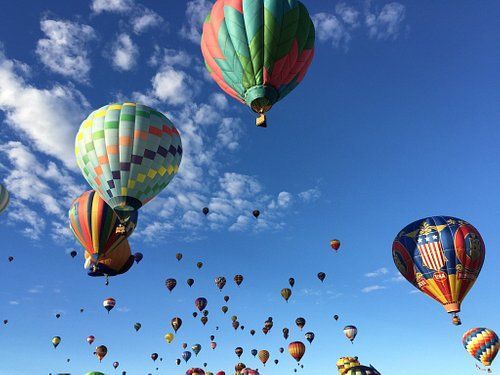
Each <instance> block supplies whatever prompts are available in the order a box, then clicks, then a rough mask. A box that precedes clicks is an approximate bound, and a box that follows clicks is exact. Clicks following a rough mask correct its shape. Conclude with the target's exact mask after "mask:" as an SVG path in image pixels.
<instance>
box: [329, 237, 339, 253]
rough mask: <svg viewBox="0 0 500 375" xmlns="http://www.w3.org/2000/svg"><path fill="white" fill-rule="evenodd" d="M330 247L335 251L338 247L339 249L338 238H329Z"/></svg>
mask: <svg viewBox="0 0 500 375" xmlns="http://www.w3.org/2000/svg"><path fill="white" fill-rule="evenodd" d="M330 247H331V248H332V249H333V250H335V251H337V250H338V249H340V241H339V240H337V239H334V240H331V241H330Z"/></svg>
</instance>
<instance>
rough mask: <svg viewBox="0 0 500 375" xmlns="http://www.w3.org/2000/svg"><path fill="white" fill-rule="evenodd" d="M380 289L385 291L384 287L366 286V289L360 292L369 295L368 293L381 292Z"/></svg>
mask: <svg viewBox="0 0 500 375" xmlns="http://www.w3.org/2000/svg"><path fill="white" fill-rule="evenodd" d="M382 289H386V287H385V286H382V285H371V286H367V287H366V288H363V289H361V291H362V292H363V293H370V292H374V291H376V290H382Z"/></svg>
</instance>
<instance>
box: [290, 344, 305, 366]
mask: <svg viewBox="0 0 500 375" xmlns="http://www.w3.org/2000/svg"><path fill="white" fill-rule="evenodd" d="M288 352H289V353H290V355H291V356H292V357H293V358H294V359H295V360H296V361H297V362H299V361H300V360H301V359H302V357H303V356H304V354H305V353H306V346H305V345H304V343H302V342H300V341H295V342H291V343H290V345H288Z"/></svg>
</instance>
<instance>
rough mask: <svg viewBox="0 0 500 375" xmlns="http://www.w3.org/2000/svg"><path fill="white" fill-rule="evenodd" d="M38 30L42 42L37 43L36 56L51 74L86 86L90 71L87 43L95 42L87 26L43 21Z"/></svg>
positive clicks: (93, 32)
mask: <svg viewBox="0 0 500 375" xmlns="http://www.w3.org/2000/svg"><path fill="white" fill-rule="evenodd" d="M40 27H41V29H42V31H43V32H44V33H45V38H44V39H40V40H39V41H38V43H37V47H36V54H37V55H38V57H39V58H40V60H41V61H42V63H43V64H44V65H45V66H46V67H47V68H49V69H50V70H51V71H53V72H55V73H58V74H62V75H63V76H66V77H68V78H71V79H74V80H75V81H78V82H88V79H89V77H88V75H89V71H90V68H91V62H90V58H89V53H88V49H89V42H90V41H92V40H93V39H95V38H96V33H95V31H94V29H93V28H92V27H91V26H89V25H82V24H79V23H77V22H71V21H65V20H51V19H44V20H42V21H41V22H40Z"/></svg>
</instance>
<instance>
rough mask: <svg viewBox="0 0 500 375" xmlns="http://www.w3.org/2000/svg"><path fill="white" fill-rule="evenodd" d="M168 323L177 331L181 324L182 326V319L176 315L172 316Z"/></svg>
mask: <svg viewBox="0 0 500 375" xmlns="http://www.w3.org/2000/svg"><path fill="white" fill-rule="evenodd" d="M170 325H171V326H172V328H173V329H174V332H175V333H177V331H178V330H179V328H181V326H182V319H181V318H177V317H176V318H173V319H172V320H171V321H170Z"/></svg>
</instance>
